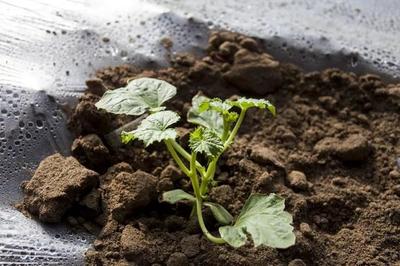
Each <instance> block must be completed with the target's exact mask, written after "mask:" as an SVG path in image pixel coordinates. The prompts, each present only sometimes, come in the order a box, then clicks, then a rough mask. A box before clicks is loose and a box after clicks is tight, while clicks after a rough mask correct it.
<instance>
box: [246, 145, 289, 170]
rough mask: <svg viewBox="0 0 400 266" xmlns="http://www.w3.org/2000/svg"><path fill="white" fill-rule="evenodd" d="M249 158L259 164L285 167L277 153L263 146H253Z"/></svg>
mask: <svg viewBox="0 0 400 266" xmlns="http://www.w3.org/2000/svg"><path fill="white" fill-rule="evenodd" d="M250 158H251V159H252V160H253V161H255V162H256V163H259V164H261V165H267V164H270V165H273V166H275V167H277V168H279V169H285V166H284V164H283V163H282V161H281V160H280V158H279V156H278V154H277V153H276V152H275V151H273V150H272V149H270V148H267V147H264V146H258V145H257V146H253V147H252V150H251V154H250Z"/></svg>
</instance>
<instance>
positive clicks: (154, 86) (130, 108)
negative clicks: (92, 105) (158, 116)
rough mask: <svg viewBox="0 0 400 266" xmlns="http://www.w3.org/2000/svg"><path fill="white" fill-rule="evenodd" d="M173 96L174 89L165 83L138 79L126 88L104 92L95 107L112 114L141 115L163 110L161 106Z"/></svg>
mask: <svg viewBox="0 0 400 266" xmlns="http://www.w3.org/2000/svg"><path fill="white" fill-rule="evenodd" d="M175 95H176V88H175V87H174V86H173V85H171V84H169V83H168V82H166V81H163V80H159V79H153V78H139V79H135V80H132V81H130V82H129V83H128V85H127V86H126V87H122V88H118V89H115V90H109V91H106V92H105V93H104V95H103V97H102V98H101V99H100V100H99V101H98V102H97V103H96V107H97V108H99V109H105V110H106V111H107V112H110V113H114V114H126V115H142V114H144V113H145V112H146V111H151V112H158V111H161V110H164V109H165V107H163V106H162V104H163V103H165V102H166V101H168V100H169V99H171V98H172V97H174V96H175Z"/></svg>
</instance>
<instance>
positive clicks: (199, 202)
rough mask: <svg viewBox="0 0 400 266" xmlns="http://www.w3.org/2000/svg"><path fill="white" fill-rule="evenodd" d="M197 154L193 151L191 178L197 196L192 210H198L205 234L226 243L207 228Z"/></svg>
mask: <svg viewBox="0 0 400 266" xmlns="http://www.w3.org/2000/svg"><path fill="white" fill-rule="evenodd" d="M196 156H197V154H196V153H195V152H193V153H192V155H191V158H190V176H189V177H190V180H191V181H192V186H193V191H194V195H195V196H196V205H194V206H193V209H192V212H194V211H196V213H197V219H198V221H199V225H200V228H201V231H203V234H204V235H205V236H206V237H207V238H208V239H209V240H210V241H211V242H214V243H216V244H223V243H225V240H223V239H222V238H219V237H215V236H213V235H212V234H211V233H210V232H209V231H208V229H207V227H206V225H205V223H204V219H203V213H202V206H203V200H202V197H201V194H200V188H199V179H198V176H197V171H196V162H197V161H196Z"/></svg>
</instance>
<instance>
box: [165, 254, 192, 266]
mask: <svg viewBox="0 0 400 266" xmlns="http://www.w3.org/2000/svg"><path fill="white" fill-rule="evenodd" d="M186 265H189V260H188V257H187V256H186V255H185V254H183V253H181V252H175V253H172V254H171V256H169V258H168V261H167V266H186Z"/></svg>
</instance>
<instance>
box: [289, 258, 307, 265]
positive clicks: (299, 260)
mask: <svg viewBox="0 0 400 266" xmlns="http://www.w3.org/2000/svg"><path fill="white" fill-rule="evenodd" d="M306 265H307V264H305V263H304V261H302V260H301V259H294V260H292V261H290V262H289V264H288V266H306Z"/></svg>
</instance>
